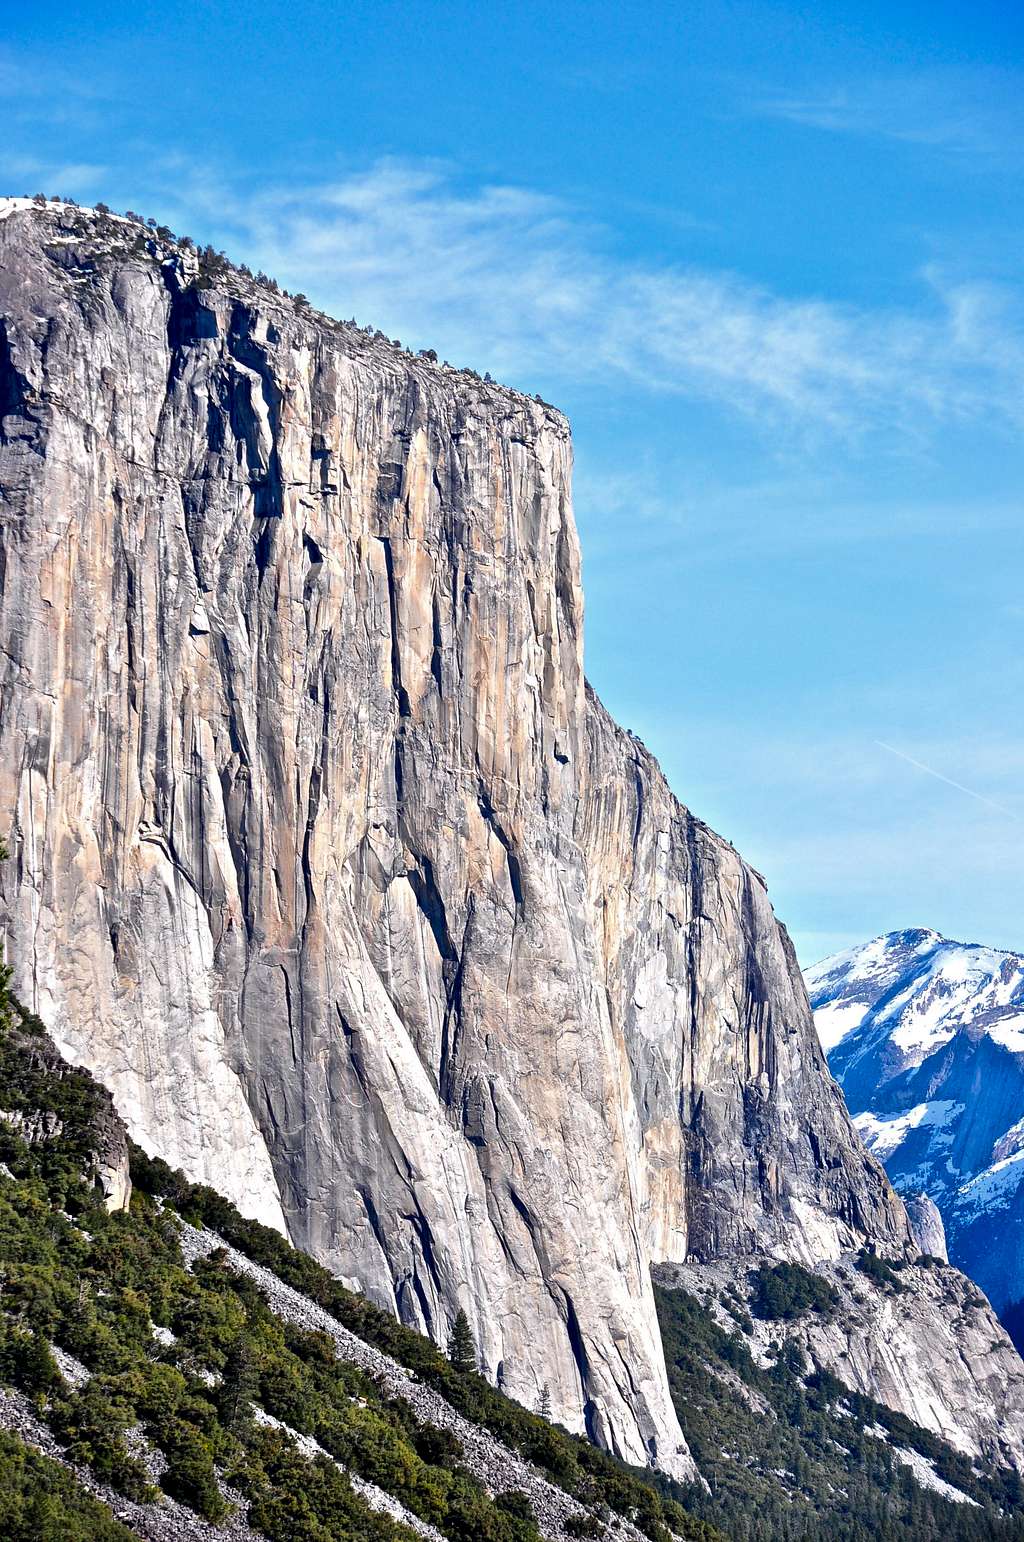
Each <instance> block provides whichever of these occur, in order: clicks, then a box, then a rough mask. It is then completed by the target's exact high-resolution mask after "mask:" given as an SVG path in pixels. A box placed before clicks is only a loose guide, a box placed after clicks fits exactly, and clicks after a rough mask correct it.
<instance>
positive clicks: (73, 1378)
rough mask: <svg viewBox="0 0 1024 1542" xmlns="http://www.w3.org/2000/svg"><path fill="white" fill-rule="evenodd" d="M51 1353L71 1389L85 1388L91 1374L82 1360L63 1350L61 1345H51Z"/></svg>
mask: <svg viewBox="0 0 1024 1542" xmlns="http://www.w3.org/2000/svg"><path fill="white" fill-rule="evenodd" d="M50 1353H51V1354H52V1355H53V1358H54V1360H55V1361H56V1363H57V1369H58V1371H60V1374H61V1375H62V1376H63V1378H64V1380H65V1381H66V1382H67V1384H68V1386H69V1387H84V1386H85V1384H86V1382H87V1381H88V1380H89V1372H88V1371H87V1370H86V1368H85V1366H84V1365H83V1364H82V1362H81V1360H79V1359H77V1358H76V1357H75V1356H74V1355H72V1354H69V1353H68V1351H67V1350H66V1349H61V1347H60V1345H59V1344H51V1345H50Z"/></svg>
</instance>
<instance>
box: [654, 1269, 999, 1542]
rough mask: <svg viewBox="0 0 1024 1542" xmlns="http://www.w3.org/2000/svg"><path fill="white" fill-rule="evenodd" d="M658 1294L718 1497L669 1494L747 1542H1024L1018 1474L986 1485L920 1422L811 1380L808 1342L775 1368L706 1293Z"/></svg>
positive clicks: (669, 1488) (680, 1385) (693, 1433)
mask: <svg viewBox="0 0 1024 1542" xmlns="http://www.w3.org/2000/svg"><path fill="white" fill-rule="evenodd" d="M804 1272H805V1271H800V1273H801V1274H802V1273H804ZM764 1273H765V1271H762V1278H763V1276H764ZM767 1274H769V1275H775V1274H776V1271H775V1270H769V1271H767ZM782 1278H783V1281H785V1280H786V1279H790V1281H791V1283H793V1282H792V1278H791V1276H790V1275H789V1274H788V1272H787V1273H785V1274H784V1275H783V1277H782ZM759 1283H760V1281H759ZM776 1289H777V1287H776V1286H775V1285H774V1284H771V1283H769V1285H768V1293H769V1304H770V1305H771V1306H772V1309H773V1320H783V1321H785V1320H787V1317H786V1316H784V1315H782V1313H781V1311H779V1312H776V1311H775V1308H776V1307H777V1306H778V1305H779V1302H778V1300H777V1298H776V1294H775V1292H776ZM655 1294H656V1298H657V1303H658V1314H659V1319H660V1322H661V1330H662V1338H663V1341H664V1344H665V1352H666V1357H667V1360H668V1366H669V1380H670V1385H671V1388H672V1396H673V1400H674V1402H675V1406H676V1409H677V1411H678V1413H679V1418H680V1423H681V1425H682V1428H683V1433H684V1434H685V1436H686V1438H687V1440H688V1441H689V1443H690V1447H691V1449H692V1450H693V1453H694V1456H695V1457H696V1459H697V1464H698V1466H699V1467H700V1470H701V1472H702V1474H703V1476H704V1477H705V1479H706V1480H707V1482H708V1484H709V1486H710V1493H709V1494H708V1493H701V1492H699V1491H697V1490H681V1489H679V1488H678V1487H677V1486H676V1485H673V1484H672V1483H670V1482H669V1481H668V1480H666V1482H665V1489H666V1492H668V1493H670V1494H672V1495H674V1496H675V1497H676V1498H678V1499H680V1500H681V1501H682V1502H684V1503H685V1504H686V1506H687V1507H688V1508H689V1509H691V1510H692V1511H694V1512H695V1513H696V1514H699V1515H702V1516H703V1517H704V1518H705V1519H707V1520H709V1521H711V1522H712V1523H713V1524H714V1525H716V1526H718V1527H720V1528H721V1530H722V1531H724V1532H726V1533H727V1534H728V1535H729V1536H730V1537H732V1538H734V1539H735V1542H779V1539H787V1542H879V1539H881V1542H940V1539H941V1542H975V1539H977V1542H980V1539H982V1538H984V1539H988V1542H995V1539H999V1542H1004V1539H1005V1542H1024V1485H1022V1484H1021V1482H1020V1480H1019V1479H1018V1478H1017V1477H1016V1476H1015V1475H1014V1474H1012V1473H1010V1472H1008V1471H1005V1470H1003V1469H999V1470H998V1471H993V1472H991V1473H990V1474H988V1475H987V1476H986V1477H984V1478H980V1477H979V1476H978V1475H977V1473H976V1471H975V1468H974V1466H973V1465H972V1463H971V1462H970V1460H969V1459H968V1458H966V1457H964V1456H961V1455H960V1454H959V1453H958V1452H956V1451H953V1450H952V1448H951V1447H949V1446H947V1445H945V1444H944V1443H943V1442H942V1441H941V1440H939V1439H937V1438H936V1437H935V1436H934V1435H931V1434H929V1433H928V1432H927V1431H926V1430H922V1429H920V1428H919V1427H918V1426H917V1425H915V1424H912V1423H911V1421H910V1420H909V1419H906V1418H904V1417H902V1415H900V1414H895V1413H892V1412H891V1411H890V1410H889V1409H887V1408H883V1407H882V1406H881V1405H880V1404H878V1403H875V1402H872V1401H871V1399H869V1398H865V1397H861V1396H859V1395H858V1394H856V1393H854V1392H852V1391H850V1390H849V1389H848V1388H847V1387H844V1386H843V1384H842V1383H841V1382H840V1381H838V1380H837V1378H836V1377H834V1376H831V1375H828V1374H822V1375H815V1374H809V1373H808V1366H807V1362H806V1359H805V1356H804V1354H803V1351H802V1350H801V1349H800V1347H799V1346H798V1345H797V1344H796V1343H795V1342H794V1341H792V1340H784V1341H783V1343H782V1345H781V1347H780V1348H779V1350H778V1352H777V1356H776V1359H775V1361H774V1363H773V1364H772V1365H771V1366H770V1367H769V1368H768V1369H762V1368H761V1367H760V1366H758V1365H757V1364H756V1363H755V1361H754V1359H753V1357H752V1355H751V1352H750V1349H749V1347H748V1345H747V1343H746V1342H745V1340H744V1337H743V1335H742V1333H740V1332H726V1331H724V1330H723V1329H722V1328H720V1327H719V1326H718V1324H717V1323H716V1321H715V1319H714V1318H713V1317H712V1315H711V1313H710V1312H709V1311H708V1310H707V1309H706V1308H705V1307H704V1306H702V1305H701V1303H700V1302H699V1301H698V1300H697V1299H696V1298H695V1297H694V1296H692V1295H690V1294H688V1293H687V1292H686V1291H683V1290H663V1289H661V1288H659V1287H656V1288H655ZM803 1294H804V1292H803V1288H802V1287H798V1286H794V1299H793V1300H792V1301H791V1302H790V1300H789V1297H788V1295H787V1296H784V1298H783V1303H782V1304H783V1305H787V1303H788V1307H787V1309H791V1315H799V1313H798V1310H797V1302H798V1301H802V1299H803ZM808 1309H809V1308H808V1306H806V1305H801V1306H800V1307H799V1311H804V1310H808ZM879 1431H880V1432H882V1433H881V1434H879V1433H877V1432H879ZM893 1447H898V1448H900V1449H902V1450H908V1451H917V1452H920V1454H921V1455H923V1456H925V1457H927V1458H928V1460H929V1461H930V1462H931V1463H932V1465H933V1467H934V1469H935V1472H936V1473H937V1475H938V1476H939V1477H941V1478H943V1479H944V1480H945V1481H946V1482H948V1483H951V1484H952V1485H953V1486H954V1487H956V1488H958V1489H960V1490H961V1491H962V1492H963V1493H965V1494H967V1495H968V1496H969V1497H970V1498H972V1499H974V1500H975V1501H976V1502H977V1505H978V1508H975V1507H974V1506H971V1505H966V1504H954V1503H951V1502H949V1501H948V1500H945V1499H943V1498H942V1497H941V1496H940V1495H939V1494H937V1493H935V1492H932V1491H930V1490H925V1489H922V1488H921V1487H920V1486H919V1485H918V1484H917V1482H916V1481H915V1480H914V1479H913V1477H912V1476H911V1474H910V1472H909V1470H908V1469H907V1468H906V1466H904V1465H901V1464H900V1463H899V1462H897V1461H896V1460H895V1458H894V1457H893V1455H892V1448H893Z"/></svg>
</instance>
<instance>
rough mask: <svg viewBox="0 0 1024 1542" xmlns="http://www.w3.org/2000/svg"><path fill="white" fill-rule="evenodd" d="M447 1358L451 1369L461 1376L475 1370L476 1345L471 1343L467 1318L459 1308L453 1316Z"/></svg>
mask: <svg viewBox="0 0 1024 1542" xmlns="http://www.w3.org/2000/svg"><path fill="white" fill-rule="evenodd" d="M448 1358H449V1360H450V1361H451V1362H452V1369H453V1370H455V1371H458V1372H459V1373H460V1374H461V1375H463V1376H465V1375H466V1373H467V1372H469V1371H475V1370H476V1345H475V1344H474V1343H473V1334H472V1331H471V1329H470V1326H469V1318H468V1317H467V1316H466V1314H465V1312H464V1311H463V1310H462V1308H461V1306H460V1307H459V1310H458V1312H457V1313H456V1314H455V1322H454V1324H453V1326H452V1336H451V1338H450V1340H449V1341H448Z"/></svg>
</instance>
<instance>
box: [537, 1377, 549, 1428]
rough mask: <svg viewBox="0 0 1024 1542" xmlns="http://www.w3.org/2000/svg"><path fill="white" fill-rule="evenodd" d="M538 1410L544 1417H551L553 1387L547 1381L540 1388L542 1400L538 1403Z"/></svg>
mask: <svg viewBox="0 0 1024 1542" xmlns="http://www.w3.org/2000/svg"><path fill="white" fill-rule="evenodd" d="M537 1412H538V1413H539V1414H540V1416H541V1418H542V1419H550V1418H551V1388H550V1387H549V1386H548V1384H547V1382H545V1383H544V1385H543V1387H541V1389H540V1402H539V1403H538V1405H537Z"/></svg>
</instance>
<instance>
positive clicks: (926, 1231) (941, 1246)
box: [903, 1194, 949, 1264]
mask: <svg viewBox="0 0 1024 1542" xmlns="http://www.w3.org/2000/svg"><path fill="white" fill-rule="evenodd" d="M903 1202H904V1204H905V1205H906V1207H907V1219H908V1220H909V1222H910V1230H911V1231H912V1232H913V1234H914V1241H915V1242H916V1243H917V1245H918V1247H919V1248H920V1249H921V1252H922V1253H926V1254H927V1255H928V1257H929V1258H937V1259H939V1260H940V1261H941V1262H942V1263H944V1264H948V1263H949V1251H948V1249H947V1247H946V1228H945V1227H944V1226H943V1224H942V1215H941V1214H940V1212H939V1207H938V1205H937V1204H936V1203H935V1201H934V1200H931V1199H929V1198H928V1195H927V1194H908V1195H907V1196H906V1197H905V1199H904V1201H903Z"/></svg>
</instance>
